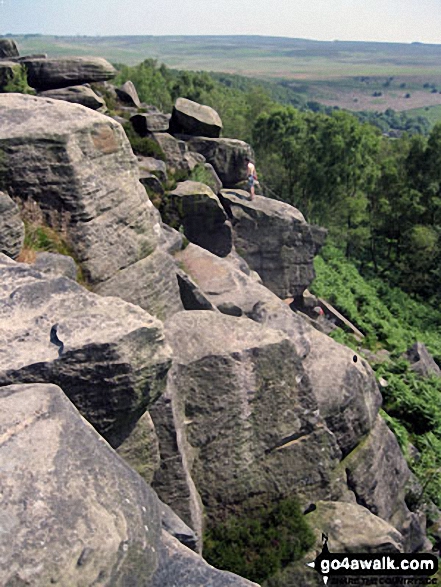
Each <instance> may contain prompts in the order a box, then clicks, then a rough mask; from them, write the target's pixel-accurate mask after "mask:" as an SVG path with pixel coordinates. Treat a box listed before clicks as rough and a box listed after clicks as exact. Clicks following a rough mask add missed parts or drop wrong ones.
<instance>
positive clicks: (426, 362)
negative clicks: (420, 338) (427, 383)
mask: <svg viewBox="0 0 441 587" xmlns="http://www.w3.org/2000/svg"><path fill="white" fill-rule="evenodd" d="M404 356H405V358H406V359H407V360H408V361H410V363H411V367H410V368H411V369H412V371H415V373H418V375H420V376H421V377H431V376H434V375H435V376H436V377H441V369H440V368H439V367H438V365H437V364H436V363H435V361H434V359H433V357H432V356H431V354H430V353H429V351H428V350H427V347H426V345H425V344H423V343H422V342H416V343H415V344H414V345H413V346H412V347H411V348H410V349H408V350H407V352H406V353H405V355H404Z"/></svg>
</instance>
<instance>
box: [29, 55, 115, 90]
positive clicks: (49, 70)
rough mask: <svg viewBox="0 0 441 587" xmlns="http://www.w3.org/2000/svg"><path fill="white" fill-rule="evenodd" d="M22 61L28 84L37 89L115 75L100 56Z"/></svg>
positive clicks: (73, 84)
mask: <svg viewBox="0 0 441 587" xmlns="http://www.w3.org/2000/svg"><path fill="white" fill-rule="evenodd" d="M23 63H24V64H25V66H26V69H27V72H28V83H29V85H30V86H31V87H32V88H35V89H36V90H39V91H42V90H52V89H55V88H67V87H68V86H75V85H78V84H84V83H88V82H102V81H106V80H109V79H112V78H113V77H114V76H115V75H116V70H115V68H114V67H113V65H111V64H110V63H109V62H108V61H106V60H105V59H103V58H101V57H60V58H58V59H55V58H51V59H41V58H29V59H25V60H23Z"/></svg>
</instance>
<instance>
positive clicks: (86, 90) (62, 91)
mask: <svg viewBox="0 0 441 587" xmlns="http://www.w3.org/2000/svg"><path fill="white" fill-rule="evenodd" d="M38 95H39V96H41V97H42V98H53V99H54V100H64V101H65V102H72V104H81V105H82V106H86V108H91V109H92V110H101V111H104V110H106V109H107V108H106V102H105V101H104V100H103V98H100V96H98V95H97V94H95V92H94V91H93V90H92V88H90V87H88V86H86V85H84V86H69V87H67V88H59V89H56V90H46V91H44V92H40V93H39V94H38Z"/></svg>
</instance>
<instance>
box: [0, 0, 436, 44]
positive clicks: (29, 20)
mask: <svg viewBox="0 0 441 587" xmlns="http://www.w3.org/2000/svg"><path fill="white" fill-rule="evenodd" d="M7 33H11V34H25V33H40V34H53V35H77V34H78V35H92V36H95V35H102V36H105V35H266V36H277V37H294V38H304V39H315V40H324V41H332V40H340V41H388V42H400V43H411V42H416V41H418V42H422V43H436V44H441V0H0V34H7Z"/></svg>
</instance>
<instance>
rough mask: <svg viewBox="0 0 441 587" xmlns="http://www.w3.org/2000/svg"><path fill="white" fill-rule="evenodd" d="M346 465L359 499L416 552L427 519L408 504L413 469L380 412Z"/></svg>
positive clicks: (358, 500)
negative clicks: (411, 509) (395, 530)
mask: <svg viewBox="0 0 441 587" xmlns="http://www.w3.org/2000/svg"><path fill="white" fill-rule="evenodd" d="M342 466H344V467H345V470H346V475H347V479H348V485H349V488H350V489H351V490H352V491H353V492H354V494H355V497H356V499H357V503H359V504H362V505H364V506H365V507H366V508H368V509H369V510H370V511H371V512H372V513H373V514H375V515H377V516H379V517H380V518H382V519H383V520H386V521H387V522H389V523H390V524H392V526H394V527H395V528H397V530H399V532H400V533H401V534H402V535H403V537H404V544H405V552H415V551H417V550H419V549H420V548H422V547H423V546H424V545H425V520H424V519H423V518H422V517H420V516H419V515H418V514H416V513H412V512H410V511H409V509H408V507H407V505H406V485H407V483H408V481H409V479H410V476H411V473H410V471H409V468H408V466H407V463H406V461H405V459H404V457H403V455H402V453H401V450H400V447H399V446H398V442H397V439H396V438H395V435H394V434H393V433H392V432H391V431H390V430H389V428H388V427H387V425H386V423H385V422H384V420H383V419H382V418H381V417H380V416H378V417H377V420H376V422H375V426H374V427H373V429H372V430H371V432H370V433H369V434H368V435H367V436H366V437H365V438H364V439H363V440H362V442H360V444H359V445H358V446H357V447H356V448H355V449H354V450H353V451H352V452H351V453H350V454H349V455H348V456H347V457H346V459H345V460H344V461H343V462H342Z"/></svg>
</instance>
